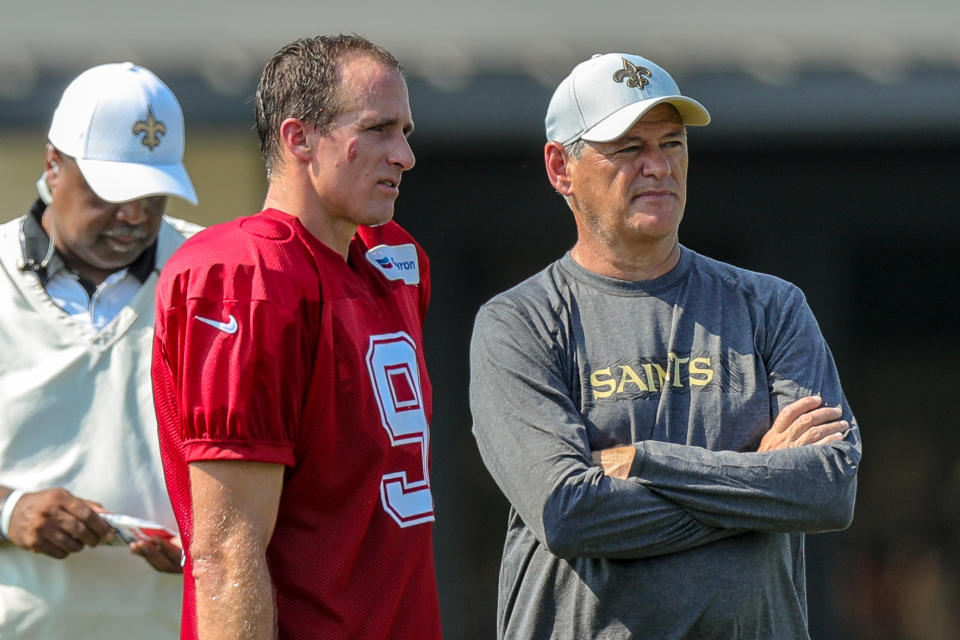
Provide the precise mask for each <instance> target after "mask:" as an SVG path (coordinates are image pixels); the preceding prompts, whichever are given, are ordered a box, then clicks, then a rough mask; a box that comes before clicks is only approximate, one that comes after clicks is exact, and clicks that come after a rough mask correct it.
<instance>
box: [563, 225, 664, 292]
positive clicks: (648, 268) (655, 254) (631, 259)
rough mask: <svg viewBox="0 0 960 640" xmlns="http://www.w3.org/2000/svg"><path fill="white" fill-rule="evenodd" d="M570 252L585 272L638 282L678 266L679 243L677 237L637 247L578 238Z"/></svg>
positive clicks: (656, 276) (651, 278) (660, 274)
mask: <svg viewBox="0 0 960 640" xmlns="http://www.w3.org/2000/svg"><path fill="white" fill-rule="evenodd" d="M570 255H571V257H572V258H573V259H574V260H575V261H576V262H577V264H579V265H580V266H581V267H583V268H584V269H587V270H588V271H593V272H594V273H598V274H600V275H602V276H607V277H608V278H617V279H619V280H629V281H631V282H640V281H643V280H653V279H654V278H659V277H660V276H662V275H664V274H666V273H667V272H669V271H670V270H671V269H673V268H674V267H675V266H677V263H678V262H679V261H680V243H679V241H678V239H677V238H676V236H674V237H672V238H670V239H667V240H666V241H660V242H655V243H652V244H651V245H644V246H643V247H639V248H638V247H629V248H628V247H625V246H623V245H622V244H617V243H614V244H599V243H596V242H582V241H578V242H577V244H576V245H574V247H573V249H571V250H570Z"/></svg>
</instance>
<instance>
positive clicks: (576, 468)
mask: <svg viewBox="0 0 960 640" xmlns="http://www.w3.org/2000/svg"><path fill="white" fill-rule="evenodd" d="M522 324H523V323H522V321H521V320H519V315H514V314H512V313H511V312H510V311H509V309H506V308H504V306H502V305H501V306H499V308H497V309H496V310H495V311H494V310H493V309H491V307H490V306H489V305H488V306H486V307H484V308H483V309H481V311H480V313H479V314H478V316H477V324H476V327H475V330H474V339H473V343H472V345H471V376H472V379H471V409H472V411H473V415H474V434H475V436H476V438H477V443H478V446H479V448H480V452H481V455H482V456H483V459H484V462H485V464H486V465H487V468H488V469H489V471H490V473H491V475H492V476H493V477H494V480H495V481H496V482H497V484H498V485H499V487H500V489H501V490H502V491H503V492H504V494H505V495H506V497H507V498H508V500H509V501H510V503H511V504H512V506H513V507H514V508H515V509H516V511H517V512H518V514H519V515H520V517H521V519H522V520H523V522H524V523H525V524H526V525H527V526H528V527H529V528H530V529H531V531H532V532H533V534H534V535H535V536H536V537H537V539H538V540H539V541H540V542H541V543H542V544H543V545H544V546H545V547H546V548H548V549H549V550H550V551H551V552H552V553H554V554H555V555H558V556H561V557H577V556H582V557H605V558H642V557H650V556H657V555H663V554H668V553H675V552H678V551H682V550H685V549H689V548H692V547H696V546H699V545H703V544H707V543H710V542H713V541H716V540H719V539H723V538H727V537H730V536H734V535H738V534H740V533H743V532H745V531H760V532H770V533H773V532H815V531H825V530H831V529H840V528H844V527H846V526H847V525H848V524H849V522H850V519H851V517H852V511H853V503H854V495H855V490H856V469H857V464H858V462H859V431H858V429H857V428H856V427H855V426H854V427H851V428H848V427H849V425H848V424H847V422H849V420H846V421H845V420H841V419H840V416H839V415H838V413H843V414H844V415H848V416H849V413H848V410H847V409H846V408H845V407H844V409H843V410H842V411H840V410H838V409H836V408H831V407H820V406H819V405H820V400H819V398H806V399H801V400H799V401H797V402H795V403H793V404H791V405H789V406H787V407H785V408H784V410H783V411H781V412H780V415H779V416H778V418H777V420H776V422H775V423H774V425H773V426H772V427H771V429H770V430H769V431H768V432H767V433H766V435H765V436H764V438H763V440H762V442H761V444H760V450H758V451H756V452H736V451H712V450H707V449H705V448H702V447H695V446H689V445H684V444H676V443H672V442H660V441H654V440H645V441H642V442H635V443H630V444H629V445H627V446H626V447H617V448H615V449H613V450H610V451H606V452H600V453H599V461H598V463H595V462H593V460H592V459H591V457H592V456H593V455H594V454H596V453H597V452H592V451H591V449H590V445H589V441H588V437H587V428H586V425H585V424H584V421H583V419H582V417H581V415H580V412H579V408H578V407H577V406H575V404H574V402H573V400H572V399H571V393H570V390H569V389H567V388H566V387H567V385H566V383H565V382H564V378H565V376H564V375H563V372H562V371H561V370H560V367H559V366H558V365H557V364H556V362H555V360H556V359H555V357H554V355H553V354H552V353H551V350H550V347H549V345H546V346H545V345H542V344H541V345H540V346H537V343H538V340H537V337H536V336H533V337H532V339H531V336H532V334H527V335H526V336H524V335H523V332H522V330H521V331H519V332H518V326H521V325H522ZM518 336H519V337H518ZM805 445H810V446H805ZM631 450H632V452H633V453H631ZM598 464H599V465H601V466H597V465H598ZM605 471H606V472H605Z"/></svg>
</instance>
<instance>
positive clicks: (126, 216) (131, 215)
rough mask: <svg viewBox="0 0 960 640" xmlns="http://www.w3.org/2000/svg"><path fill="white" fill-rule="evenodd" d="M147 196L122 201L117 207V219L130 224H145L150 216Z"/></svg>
mask: <svg viewBox="0 0 960 640" xmlns="http://www.w3.org/2000/svg"><path fill="white" fill-rule="evenodd" d="M149 215H150V214H149V212H148V211H147V200H146V198H140V199H139V200H130V201H129V202H121V203H120V204H119V205H118V207H117V220H121V221H123V222H126V223H127V224H129V225H138V224H143V223H144V222H146V221H147V218H148V217H149Z"/></svg>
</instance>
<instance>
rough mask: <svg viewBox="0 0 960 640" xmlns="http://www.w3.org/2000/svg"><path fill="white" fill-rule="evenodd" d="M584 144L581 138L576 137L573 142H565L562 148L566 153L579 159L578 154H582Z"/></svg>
mask: <svg viewBox="0 0 960 640" xmlns="http://www.w3.org/2000/svg"><path fill="white" fill-rule="evenodd" d="M586 144H587V143H586V141H585V140H584V139H583V138H577V139H576V140H574V141H573V142H568V143H567V144H565V145H563V150H564V151H565V152H566V153H567V155H569V156H572V157H573V158H576V159H577V160H579V159H580V156H581V155H583V148H584V147H585V146H586Z"/></svg>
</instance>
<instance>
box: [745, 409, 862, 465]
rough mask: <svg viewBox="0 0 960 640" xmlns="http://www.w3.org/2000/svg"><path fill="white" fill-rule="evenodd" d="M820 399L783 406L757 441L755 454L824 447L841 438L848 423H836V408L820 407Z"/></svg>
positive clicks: (848, 425)
mask: <svg viewBox="0 0 960 640" xmlns="http://www.w3.org/2000/svg"><path fill="white" fill-rule="evenodd" d="M822 404H823V398H821V397H820V396H807V397H806V398H800V399H799V400H797V401H796V402H792V403H790V404H788V405H787V406H785V407H784V408H783V409H782V410H781V411H780V413H779V414H777V419H776V420H774V421H773V426H772V427H770V430H769V431H767V432H766V433H765V434H764V436H763V439H762V440H761V441H760V448H759V449H757V451H760V452H763V451H774V450H776V449H790V448H792V447H802V446H805V445H808V444H827V443H828V442H834V441H836V440H840V439H842V438H843V434H844V432H845V431H846V430H847V429H849V428H850V423H848V422H847V421H846V420H840V419H839V418H840V417H841V416H842V415H843V410H842V409H841V408H840V407H822V406H820V405H822Z"/></svg>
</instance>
